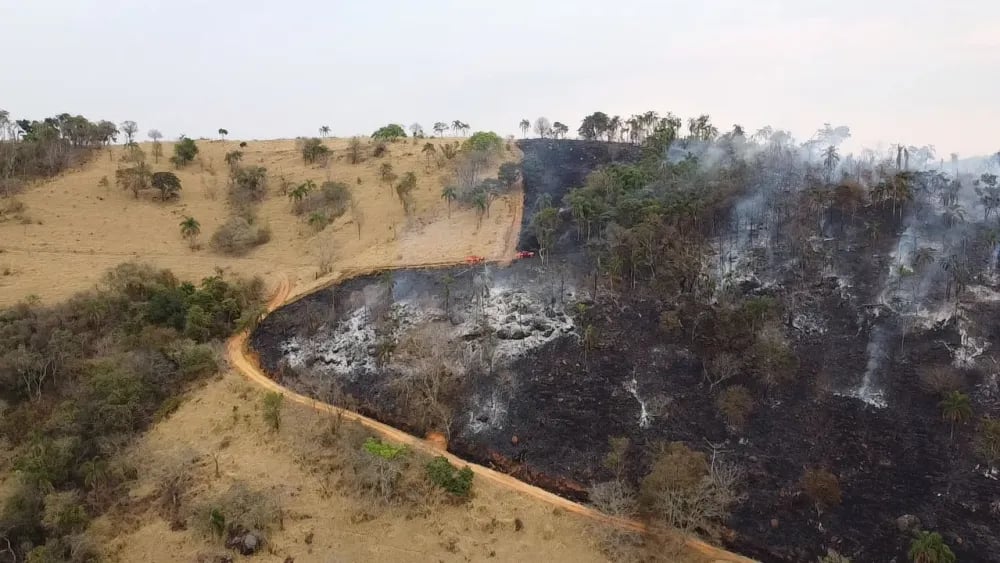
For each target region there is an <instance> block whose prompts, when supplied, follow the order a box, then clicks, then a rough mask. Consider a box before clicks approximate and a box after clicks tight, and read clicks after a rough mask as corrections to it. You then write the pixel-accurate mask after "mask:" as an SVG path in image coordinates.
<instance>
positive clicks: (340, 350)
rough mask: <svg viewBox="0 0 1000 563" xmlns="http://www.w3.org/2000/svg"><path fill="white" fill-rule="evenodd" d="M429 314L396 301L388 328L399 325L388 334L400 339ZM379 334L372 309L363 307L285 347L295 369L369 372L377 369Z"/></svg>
mask: <svg viewBox="0 0 1000 563" xmlns="http://www.w3.org/2000/svg"><path fill="white" fill-rule="evenodd" d="M427 316H428V313H427V312H425V311H424V310H423V309H421V308H419V307H416V306H414V305H413V304H412V303H409V302H398V303H395V304H393V306H392V308H391V309H390V312H389V320H390V321H391V322H389V323H386V325H385V329H384V330H390V329H392V327H393V326H395V328H394V330H393V333H392V334H388V335H386V337H388V338H391V339H393V340H396V341H398V339H399V335H400V334H401V333H402V332H403V331H405V330H406V329H407V328H409V327H411V326H413V325H414V324H417V323H418V322H420V321H421V320H423V319H424V318H425V317H427ZM377 342H378V335H377V334H376V332H375V324H374V323H373V322H372V313H371V309H370V308H368V307H360V308H358V309H356V310H354V311H353V312H352V313H351V314H350V316H348V317H347V318H346V319H344V320H342V321H339V322H337V323H336V324H335V325H334V326H332V327H331V326H324V327H322V328H320V330H319V331H318V332H317V333H316V334H315V335H314V336H311V337H309V338H300V337H292V338H290V339H288V340H287V341H285V342H283V343H282V344H281V350H282V352H284V354H285V358H286V359H287V360H288V365H289V366H290V367H292V368H296V369H297V368H303V367H308V368H311V369H312V370H315V371H317V372H319V373H327V374H336V375H340V376H348V375H351V376H355V375H369V374H372V373H374V372H375V371H376V368H377V365H376V358H375V352H376V344H377Z"/></svg>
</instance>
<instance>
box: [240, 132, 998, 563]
mask: <svg viewBox="0 0 1000 563" xmlns="http://www.w3.org/2000/svg"><path fill="white" fill-rule="evenodd" d="M600 145H602V143H587V144H579V143H575V142H569V141H558V142H557V141H550V140H544V141H532V142H527V143H522V145H521V146H522V149H523V150H524V152H525V161H526V162H525V170H524V178H525V190H526V194H527V195H526V198H529V199H532V200H533V201H535V200H538V198H539V196H540V194H543V193H548V194H552V195H550V197H548V198H545V199H546V200H547V201H548V202H549V203H551V204H554V205H557V206H559V207H560V209H559V213H560V215H562V216H563V218H562V219H561V221H560V223H559V229H558V231H557V232H556V233H555V237H554V241H555V243H554V245H553V248H554V249H555V251H554V252H553V253H552V254H551V255H550V256H549V257H548V258H547V259H546V260H545V261H544V262H543V261H541V260H539V259H537V258H533V259H526V260H519V261H516V262H514V263H513V264H512V265H511V266H509V267H506V268H500V267H495V266H492V265H485V266H482V265H480V266H456V267H452V268H441V269H412V270H396V271H392V272H383V273H375V274H372V275H368V276H361V277H357V278H354V279H351V280H347V281H345V282H343V283H341V284H339V285H337V286H334V287H330V288H327V289H324V290H321V291H319V292H317V293H314V294H312V295H309V296H306V297H304V298H302V299H300V300H298V301H295V302H293V303H291V304H289V305H287V306H285V307H283V308H281V309H278V310H277V311H275V312H273V313H272V314H271V315H269V316H268V317H266V318H265V319H264V320H263V321H262V322H261V323H260V326H259V327H258V328H257V330H256V331H255V332H254V333H253V335H252V337H251V345H252V346H253V348H254V349H255V350H256V351H257V352H259V354H260V359H261V363H262V365H263V367H264V368H265V369H266V370H267V371H268V372H269V373H271V374H272V375H273V376H274V377H275V378H277V379H280V380H281V382H282V383H283V384H284V385H287V386H289V387H291V388H294V389H296V390H298V391H300V392H304V393H307V394H311V395H312V396H315V397H317V398H319V399H322V400H326V401H331V402H334V403H336V404H339V405H344V406H348V407H352V408H355V409H357V410H359V411H361V412H363V413H364V414H366V415H369V416H373V417H375V418H377V419H379V420H382V421H384V422H386V423H389V424H392V425H394V426H397V427H401V428H404V429H406V430H408V431H410V432H412V433H414V434H417V435H424V434H426V433H428V432H431V431H435V432H441V433H443V434H445V435H446V436H447V437H448V446H449V450H451V451H452V452H454V453H456V454H457V455H459V456H462V457H463V458H465V459H469V460H471V461H475V462H478V463H482V464H486V465H490V466H493V467H496V468H498V469H501V470H503V471H505V472H507V473H510V474H513V475H515V476H517V477H519V478H521V479H524V480H525V481H528V482H532V483H534V484H537V485H540V486H542V487H545V488H547V489H549V490H552V491H554V492H557V493H559V494H562V495H564V496H567V497H570V498H573V499H576V500H581V501H586V500H587V489H588V488H589V487H590V486H591V485H593V484H594V483H598V482H602V481H607V480H608V479H609V478H611V472H610V471H609V470H608V469H607V468H605V466H604V465H603V464H602V463H601V460H602V458H603V457H604V456H605V455H606V454H607V453H608V451H609V449H610V446H609V439H611V438H618V437H627V438H628V439H629V442H630V443H631V447H630V448H629V449H628V451H627V453H626V458H625V466H624V475H625V477H626V478H627V479H628V480H629V481H630V482H632V483H636V484H637V483H639V482H640V481H641V479H642V477H643V476H644V475H646V474H647V473H648V472H649V470H650V468H651V465H652V462H653V452H654V451H655V450H656V445H657V444H659V443H663V442H672V441H680V442H683V443H685V444H687V445H688V446H689V447H691V448H694V449H695V450H699V451H701V452H704V453H705V454H706V455H707V456H709V458H711V456H712V455H713V454H714V455H716V456H722V457H723V458H724V459H725V460H727V461H728V462H731V463H735V464H736V465H738V466H739V467H740V468H741V469H742V472H743V479H742V483H741V485H740V488H741V490H742V491H743V492H744V493H745V498H744V500H743V501H742V502H741V503H739V504H737V505H735V506H734V508H733V510H732V513H731V515H730V517H729V518H728V519H727V520H726V521H725V522H724V525H725V526H726V528H727V530H726V531H725V533H723V534H722V540H723V541H724V543H725V544H726V545H727V546H728V547H730V548H732V549H733V550H734V551H737V552H740V553H743V554H746V555H748V556H752V557H756V558H758V559H760V560H762V561H811V560H815V559H816V558H817V557H818V556H819V555H821V554H825V553H826V550H827V548H833V549H836V550H837V551H838V552H840V553H841V554H844V555H846V556H849V557H851V558H852V559H853V560H854V561H890V560H894V559H895V560H903V558H905V554H906V551H907V549H908V548H909V543H910V540H911V538H912V533H911V532H910V531H901V529H900V525H899V524H898V522H897V520H898V519H899V518H900V517H901V516H904V515H913V516H916V517H917V518H919V520H920V526H921V528H922V529H926V530H934V531H938V532H940V533H942V535H943V536H944V538H945V541H946V542H947V543H948V545H949V546H950V547H951V549H952V550H953V551H954V552H955V554H956V555H957V556H958V560H959V561H998V560H1000V540H998V539H997V538H998V534H997V531H998V514H997V512H998V510H1000V504H998V501H1000V481H998V480H997V474H996V472H992V473H991V470H990V468H989V467H988V465H987V464H986V463H985V462H984V461H983V459H982V457H981V456H979V455H978V454H977V452H976V446H975V439H976V432H975V429H976V423H977V420H978V417H980V416H983V415H990V414H992V415H993V416H996V415H998V414H1000V411H998V410H997V409H998V401H1000V392H998V391H997V378H996V375H995V373H996V372H995V367H994V364H993V363H992V360H991V359H990V358H991V356H990V353H991V352H993V349H992V343H993V342H995V341H996V337H997V336H1000V323H998V321H997V319H998V318H1000V317H998V314H1000V293H997V291H996V288H995V285H996V283H995V281H991V280H992V279H993V278H991V277H990V276H989V275H988V273H989V272H978V273H977V274H976V275H975V276H972V277H970V279H969V281H967V282H965V287H963V288H961V293H960V294H958V293H956V292H957V291H958V290H957V289H953V288H949V287H948V286H949V284H950V283H951V282H950V281H949V280H951V279H952V278H949V277H948V275H947V272H949V271H950V270H948V269H947V268H946V267H945V265H942V266H941V267H940V268H938V267H936V266H935V267H930V266H924V267H920V266H918V265H916V264H914V267H915V268H917V270H919V271H922V272H924V273H923V274H921V275H919V276H918V277H916V278H915V277H914V276H913V275H911V274H909V273H907V271H906V268H907V267H908V266H907V264H909V263H910V259H909V258H907V256H909V254H910V253H911V252H912V250H911V249H908V248H907V245H908V244H910V243H909V242H908V241H911V240H913V239H914V238H917V239H918V240H919V239H921V238H924V237H926V238H928V239H930V235H929V232H928V231H929V230H931V228H932V227H931V226H929V225H931V222H933V221H934V219H933V216H932V217H931V218H930V219H926V220H924V221H923V222H919V223H915V222H914V219H913V218H912V217H914V216H916V215H917V214H918V212H919V211H918V210H910V211H907V214H906V215H904V214H901V213H898V212H897V213H896V215H893V211H892V210H891V209H890V208H888V207H886V208H884V209H883V208H880V207H878V206H875V205H866V206H864V207H861V208H858V209H856V210H853V211H852V213H851V214H850V215H848V214H842V215H838V214H837V213H833V212H825V213H822V214H821V215H820V217H819V218H816V217H812V216H810V217H808V218H807V219H808V222H806V221H799V220H798V219H796V213H797V212H796V211H794V209H793V210H790V211H782V208H781V207H780V206H778V205H773V204H772V203H773V201H785V200H786V199H794V198H795V197H797V196H796V194H795V193H791V194H789V193H787V192H785V191H781V190H778V191H774V192H771V191H768V190H767V189H765V188H761V187H760V185H758V183H756V182H757V181H756V180H755V179H754V178H753V177H752V176H751V177H749V179H747V178H744V179H741V180H740V182H743V184H740V185H743V186H744V187H743V188H740V190H738V191H734V192H732V193H731V194H730V195H729V196H727V198H728V199H720V200H719V202H720V203H719V204H718V205H719V207H718V209H717V210H716V211H714V212H713V213H714V216H715V217H716V220H714V221H712V220H706V221H704V222H703V223H701V224H700V225H699V226H698V227H697V228H699V229H705V230H706V233H707V234H706V235H704V238H703V239H702V242H701V243H700V244H699V245H697V246H693V248H696V249H697V252H698V253H700V255H701V257H702V259H701V260H700V261H698V262H692V263H696V264H698V266H697V268H698V269H699V270H700V271H701V276H702V278H708V279H712V280H714V281H712V282H710V283H705V284H704V285H703V286H702V289H684V290H683V291H681V292H680V293H678V294H673V293H669V292H667V291H665V290H664V289H663V288H664V287H665V286H668V285H670V287H684V288H688V287H689V286H690V285H692V284H693V283H694V282H692V281H691V280H690V279H688V278H687V277H685V276H683V275H680V276H676V277H670V276H671V275H672V274H673V271H671V270H669V269H657V270H655V272H651V273H650V274H649V276H648V278H642V277H640V275H644V274H642V270H641V269H640V268H636V269H637V270H638V271H639V272H640V275H637V276H636V277H634V278H629V277H628V275H626V274H624V273H617V274H609V273H608V272H607V262H606V261H602V265H601V267H598V266H597V265H596V264H595V258H594V256H595V255H594V254H592V253H591V252H587V251H585V250H584V249H585V248H587V247H590V246H592V243H593V241H588V240H587V237H586V236H584V235H582V234H581V232H580V229H578V228H576V227H575V225H574V223H573V218H572V217H569V215H571V213H570V211H569V210H567V209H566V208H565V206H563V204H562V200H563V198H564V197H565V195H566V193H568V191H569V189H570V188H573V187H576V186H577V185H579V183H580V182H582V181H584V179H585V176H586V170H585V169H586V168H587V167H594V166H599V165H601V164H605V163H607V162H609V161H610V159H611V157H610V156H608V154H607V153H606V152H605V153H604V154H603V156H600V157H594V158H592V159H590V160H588V158H589V157H587V158H581V156H580V152H579V150H580V149H579V147H591V148H590V149H587V150H593V151H598V150H599V149H598V148H597V147H599V146H600ZM571 148H572V149H573V150H572V151H571V150H570V149H571ZM607 150H608V149H607V148H605V151H607ZM587 154H589V153H587ZM633 158H638V155H637V154H635V155H634V157H633ZM529 159H535V160H536V161H537V162H538V163H540V164H531V165H529V164H528V161H529ZM531 166H536V167H537V169H536V170H530V167H531ZM679 166H680V165H679ZM681 172H683V170H681ZM685 181H686V180H685ZM799 181H803V182H804V181H805V180H803V179H799ZM540 186H544V187H540ZM760 194H764V195H760ZM528 203H530V202H528V201H526V212H525V218H526V222H525V225H526V226H525V228H524V229H522V238H521V244H522V248H534V246H533V245H535V244H537V241H534V240H532V239H530V233H528V231H530V230H531V221H530V219H529V217H530V216H531V211H530V210H531V206H530V205H528ZM910 213H912V214H913V215H910ZM796 221H799V222H800V223H805V224H806V232H805V233H804V234H803V232H801V231H802V229H801V227H800V231H799V232H798V234H799V235H801V236H799V237H793V236H791V235H790V233H791V232H792V231H793V227H794V224H795V223H796ZM713 223H714V226H712V224H713ZM871 225H874V226H875V227H874V228H872V227H871ZM914 225H916V226H914ZM682 227H683V228H685V229H693V228H694V227H686V226H683V225H682ZM968 228H969V231H970V232H971V233H972V234H971V235H969V236H977V235H976V234H975V233H976V232H978V231H977V230H976V227H974V226H969V227H968ZM716 232H718V233H721V235H719V236H716V234H714V233H716ZM948 232H949V233H952V234H949V235H946V237H947V236H953V235H954V233H953V232H952V231H948ZM526 233H527V234H526ZM640 234H641V233H640ZM681 235H682V236H684V233H683V232H682V233H681ZM946 237H945V238H946ZM940 238H941V237H939V239H940ZM944 244H950V243H948V242H947V241H946V242H945V243H944ZM918 246H919V245H918ZM970 248H971V245H970ZM940 254H941V255H943V254H944V251H943V249H942V251H941V253H940ZM970 261H971V262H975V263H977V264H982V265H983V267H984V268H986V267H987V266H988V264H990V260H989V256H988V252H985V253H984V254H983V256H978V255H974V254H972V255H971V257H970ZM901 265H902V266H903V267H902V268H901V267H900V266H901ZM921 268H922V269H921ZM595 271H596V272H598V274H597V275H595ZM682 273H683V272H682ZM698 283H701V282H698ZM671 284H672V285H671ZM949 293H950V294H951V295H949ZM955 295H959V298H958V299H956V298H955ZM723 352H725V353H726V354H728V355H729V356H731V357H732V358H735V359H736V361H737V363H738V366H739V367H738V369H736V370H735V371H734V372H733V373H732V374H730V375H729V376H728V377H727V378H725V379H724V380H723V381H721V382H718V383H712V382H711V381H710V379H711V378H710V376H711V375H713V374H714V373H715V372H714V371H711V370H715V369H718V368H717V366H718V365H719V363H718V362H714V360H716V359H717V357H718V355H720V354H721V353H723ZM934 366H939V367H941V366H943V367H947V366H951V367H952V369H954V370H955V371H956V373H958V374H959V375H958V378H959V379H958V380H959V385H960V388H961V390H962V391H963V392H964V393H967V394H968V396H969V397H970V398H971V407H972V410H973V412H974V416H973V417H971V418H969V419H967V420H962V421H961V422H958V423H956V424H955V425H954V429H952V425H951V424H949V422H947V421H945V420H943V418H942V410H941V408H940V406H939V403H940V400H941V399H940V397H939V396H937V395H935V394H933V393H930V392H928V391H927V390H925V389H923V388H922V387H921V384H920V380H921V376H922V374H923V373H924V372H925V371H926V369H927V368H928V367H934ZM710 371H711V373H709V372H710ZM732 386H742V387H744V388H745V389H746V390H748V391H749V396H750V397H751V399H752V401H751V403H752V404H751V406H750V408H749V411H748V412H746V413H745V420H742V421H741V419H740V418H739V417H736V418H733V417H727V416H725V415H724V413H723V412H721V411H720V407H719V406H718V397H719V396H720V394H721V392H722V391H723V390H725V389H727V388H730V387H732ZM734 421H738V422H741V423H739V424H738V425H734ZM808 471H822V472H825V473H829V474H831V475H833V476H835V478H836V483H837V487H838V488H839V495H838V496H837V500H839V502H832V501H831V502H828V503H824V502H820V501H819V500H817V499H816V498H813V497H812V496H811V495H810V494H809V493H807V492H806V489H807V488H806V487H805V486H804V484H803V483H804V476H805V475H806V474H807V472H808ZM825 473H824V474H825Z"/></svg>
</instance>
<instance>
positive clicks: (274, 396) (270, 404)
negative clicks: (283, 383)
mask: <svg viewBox="0 0 1000 563" xmlns="http://www.w3.org/2000/svg"><path fill="white" fill-rule="evenodd" d="M284 399H285V396H284V395H282V394H281V393H278V392H277V391H272V392H269V393H267V394H265V395H264V400H263V405H264V410H263V413H262V414H263V416H264V423H265V424H267V426H268V427H269V428H270V429H271V430H277V429H278V428H280V427H281V404H282V402H284Z"/></svg>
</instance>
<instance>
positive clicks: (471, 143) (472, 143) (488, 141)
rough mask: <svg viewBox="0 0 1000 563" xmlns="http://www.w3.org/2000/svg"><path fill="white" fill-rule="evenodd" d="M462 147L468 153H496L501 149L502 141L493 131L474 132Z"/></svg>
mask: <svg viewBox="0 0 1000 563" xmlns="http://www.w3.org/2000/svg"><path fill="white" fill-rule="evenodd" d="M462 146H463V147H464V148H465V150H469V151H480V152H484V153H488V152H498V151H499V150H500V149H502V148H503V139H501V138H500V135H497V134H496V133H494V132H493V131H476V132H475V133H473V134H472V136H471V137H469V138H468V139H467V140H466V141H465V142H464V143H462Z"/></svg>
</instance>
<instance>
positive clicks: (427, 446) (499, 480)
mask: <svg viewBox="0 0 1000 563" xmlns="http://www.w3.org/2000/svg"><path fill="white" fill-rule="evenodd" d="M518 219H519V218H518ZM519 224H520V221H518V222H516V223H515V225H519ZM515 244H516V240H515ZM510 248H512V247H510ZM511 254H512V252H511ZM505 258H508V259H509V258H510V257H509V256H506V257H505ZM454 264H455V263H454V262H451V263H444V262H434V263H422V264H413V265H410V266H406V267H408V268H419V267H433V266H445V265H454ZM359 273H362V272H356V271H343V272H337V273H335V274H333V275H332V276H331V277H330V278H327V279H324V280H322V282H321V283H315V284H310V286H309V287H308V288H307V289H306V290H303V291H300V292H298V293H297V294H296V295H292V282H291V280H290V279H289V278H288V276H287V275H286V274H283V273H282V274H279V279H278V284H277V287H276V288H275V290H274V294H273V296H272V297H271V299H270V301H269V302H268V304H267V312H268V313H270V312H271V311H274V310H275V309H277V308H278V307H281V306H282V305H285V304H286V303H287V302H290V301H293V300H295V299H296V298H297V297H300V296H302V295H305V294H307V293H309V292H311V291H314V290H316V289H318V288H319V287H325V286H329V285H330V284H333V283H336V282H338V281H340V280H342V279H345V278H347V277H351V276H353V275H356V274H359ZM248 338H249V332H248V331H242V332H240V333H238V334H236V335H234V336H233V337H231V338H230V339H229V340H228V341H227V342H226V352H227V355H228V357H229V362H230V364H231V365H232V366H233V367H235V368H236V369H238V370H240V371H241V372H242V373H243V374H244V375H245V376H246V377H247V378H248V379H249V380H250V381H252V382H254V383H255V384H257V385H258V386H260V387H262V388H264V389H266V390H268V391H275V392H278V393H281V394H282V395H284V396H285V399H286V400H289V401H293V402H295V403H298V404H301V405H305V406H307V407H309V408H311V409H314V410H316V411H318V412H322V413H327V414H331V415H338V416H340V417H342V418H344V419H345V420H351V421H354V422H357V423H359V424H361V425H362V426H364V427H366V428H368V429H369V430H372V431H374V432H376V433H377V434H379V435H380V436H382V437H383V438H387V439H389V440H392V441H394V442H398V443H400V444H405V445H407V446H409V447H411V448H413V449H415V450H420V451H423V452H426V453H429V454H431V455H443V456H445V457H446V458H448V460H449V461H450V462H451V463H453V464H457V465H468V466H469V467H470V468H471V469H472V471H473V472H475V474H476V475H478V476H479V478H481V479H487V480H489V481H491V482H493V483H495V484H497V485H500V486H501V487H505V488H507V489H511V490H514V491H518V492H520V493H522V494H526V495H528V496H530V497H533V498H535V499H538V500H540V501H542V502H545V503H548V504H550V505H552V506H554V507H559V508H561V509H563V510H566V511H568V512H572V513H575V514H580V515H582V516H586V517H588V518H592V519H594V520H597V521H602V522H606V523H609V524H613V525H617V526H621V527H624V528H631V529H635V530H643V529H644V528H645V526H644V524H642V523H641V522H636V521H632V520H624V519H620V518H613V517H610V516H608V515H606V514H603V513H601V512H599V511H597V510H595V509H593V508H590V507H588V506H585V505H582V504H579V503H576V502H573V501H570V500H567V499H565V498H563V497H560V496H558V495H555V494H553V493H550V492H548V491H546V490H544V489H541V488H538V487H535V486H533V485H529V484H527V483H525V482H523V481H520V480H518V479H515V478H514V477H511V476H510V475H507V474H505V473H500V472H498V471H494V470H492V469H490V468H488V467H484V466H482V465H477V464H474V463H469V462H467V461H465V460H463V459H461V458H459V457H457V456H455V455H452V454H451V453H449V452H447V451H444V450H442V449H441V448H440V446H438V445H437V444H435V443H432V442H430V441H427V440H423V439H421V438H418V437H416V436H413V435H410V434H407V433H406V432H403V431H402V430H399V429H397V428H394V427H392V426H389V425H386V424H383V423H381V422H379V421H377V420H374V419H371V418H368V417H366V416H362V415H360V414H358V413H356V412H354V411H350V410H346V409H342V408H340V407H337V406H334V405H330V404H327V403H323V402H321V401H317V400H316V399H313V398H311V397H307V396H305V395H301V394H299V393H296V392H295V391H292V390H291V389H288V388H285V387H283V386H281V385H280V384H278V383H277V382H276V381H274V380H273V379H271V378H270V377H268V375H267V374H265V373H264V372H263V370H262V369H261V368H260V364H259V362H258V361H257V358H256V357H255V355H254V354H253V353H252V352H251V351H250V350H249V349H248V347H247V341H248ZM685 543H686V544H687V547H688V548H689V549H691V550H692V551H693V552H696V553H698V554H700V555H702V556H704V557H707V558H709V559H712V560H713V561H724V562H734V563H753V560H752V559H748V558H746V557H743V556H740V555H736V554H733V553H729V552H727V551H725V550H722V549H719V548H717V547H715V546H712V545H709V544H707V543H704V542H702V541H699V540H696V539H693V538H687V539H685Z"/></svg>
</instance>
